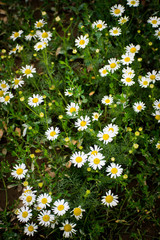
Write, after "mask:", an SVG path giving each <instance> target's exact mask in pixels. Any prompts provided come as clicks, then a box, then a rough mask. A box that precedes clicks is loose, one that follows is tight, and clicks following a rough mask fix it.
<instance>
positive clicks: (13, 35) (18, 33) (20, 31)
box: [10, 30, 23, 41]
mask: <svg viewBox="0 0 160 240" xmlns="http://www.w3.org/2000/svg"><path fill="white" fill-rule="evenodd" d="M22 33H23V31H22V30H19V31H18V32H12V35H11V36H10V39H13V41H15V40H16V39H17V38H18V37H21V34H22Z"/></svg>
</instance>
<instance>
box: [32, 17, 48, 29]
mask: <svg viewBox="0 0 160 240" xmlns="http://www.w3.org/2000/svg"><path fill="white" fill-rule="evenodd" d="M45 24H46V22H45V21H44V19H40V20H39V21H36V22H35V24H34V26H35V28H42V27H44V25H45Z"/></svg>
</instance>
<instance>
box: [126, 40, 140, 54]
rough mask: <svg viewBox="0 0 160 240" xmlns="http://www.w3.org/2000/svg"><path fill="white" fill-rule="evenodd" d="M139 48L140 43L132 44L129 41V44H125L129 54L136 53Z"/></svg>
mask: <svg viewBox="0 0 160 240" xmlns="http://www.w3.org/2000/svg"><path fill="white" fill-rule="evenodd" d="M139 50H140V45H133V43H131V44H130V45H128V46H126V52H128V53H131V54H135V53H138V51H139Z"/></svg>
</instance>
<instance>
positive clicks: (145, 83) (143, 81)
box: [138, 77, 151, 88]
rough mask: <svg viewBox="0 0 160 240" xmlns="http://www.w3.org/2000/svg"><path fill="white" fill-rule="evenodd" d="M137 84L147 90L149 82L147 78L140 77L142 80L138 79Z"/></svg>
mask: <svg viewBox="0 0 160 240" xmlns="http://www.w3.org/2000/svg"><path fill="white" fill-rule="evenodd" d="M138 82H139V85H140V86H141V87H142V88H147V87H148V86H149V84H150V82H151V80H150V79H149V78H146V77H142V78H138Z"/></svg>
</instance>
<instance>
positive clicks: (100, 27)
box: [92, 20, 107, 31]
mask: <svg viewBox="0 0 160 240" xmlns="http://www.w3.org/2000/svg"><path fill="white" fill-rule="evenodd" d="M106 27H107V24H106V23H105V22H104V21H102V20H98V21H96V22H94V23H93V24H92V28H96V29H97V30H99V31H102V30H103V29H105V28H106Z"/></svg>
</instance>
